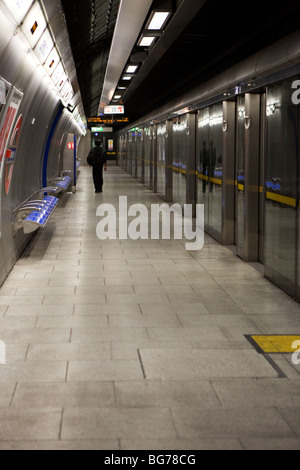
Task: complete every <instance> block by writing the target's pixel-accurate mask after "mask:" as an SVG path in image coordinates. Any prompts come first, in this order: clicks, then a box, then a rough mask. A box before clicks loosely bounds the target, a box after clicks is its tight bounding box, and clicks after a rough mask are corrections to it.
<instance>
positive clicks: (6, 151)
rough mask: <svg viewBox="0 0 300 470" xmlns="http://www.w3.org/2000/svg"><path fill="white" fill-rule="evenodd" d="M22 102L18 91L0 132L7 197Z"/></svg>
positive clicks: (0, 172) (0, 169)
mask: <svg viewBox="0 0 300 470" xmlns="http://www.w3.org/2000/svg"><path fill="white" fill-rule="evenodd" d="M21 100H22V94H21V93H19V92H18V91H17V90H14V92H13V94H12V96H11V99H10V100H9V104H8V106H7V107H6V115H5V118H4V122H3V125H2V128H1V131H0V175H1V185H2V181H3V178H4V181H5V194H6V195H7V194H8V192H9V188H10V184H11V179H12V175H13V168H14V163H15V158H16V151H17V146H18V141H19V136H20V130H21V124H22V116H19V118H18V120H17V123H16V125H15V127H14V124H15V122H16V117H17V113H18V109H19V106H20V103H21ZM4 112H5V111H4ZM3 165H5V169H4V168H3Z"/></svg>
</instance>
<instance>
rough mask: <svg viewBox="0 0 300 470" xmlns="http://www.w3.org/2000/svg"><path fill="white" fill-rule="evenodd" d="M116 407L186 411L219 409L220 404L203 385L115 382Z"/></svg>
mask: <svg viewBox="0 0 300 470" xmlns="http://www.w3.org/2000/svg"><path fill="white" fill-rule="evenodd" d="M115 389H116V402H117V406H125V407H126V406H127V407H133V408H148V407H150V408H155V407H168V406H171V407H185V406H193V407H195V408H198V407H200V408H205V407H213V408H218V407H219V406H221V405H220V401H219V400H218V397H217V395H216V393H215V392H214V390H213V388H212V386H211V385H210V383H209V382H208V381H207V382H204V381H190V382H185V381H177V380H172V381H161V380H146V381H142V382H141V381H140V382H128V381H123V382H116V383H115Z"/></svg>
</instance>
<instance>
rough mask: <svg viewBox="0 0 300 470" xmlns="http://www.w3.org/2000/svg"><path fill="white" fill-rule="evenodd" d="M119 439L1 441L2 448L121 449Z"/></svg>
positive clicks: (0, 448) (0, 446)
mask: <svg viewBox="0 0 300 470" xmlns="http://www.w3.org/2000/svg"><path fill="white" fill-rule="evenodd" d="M119 449H120V446H119V440H118V439H101V440H95V439H91V440H80V441H74V440H71V441H65V440H63V441H62V440H57V441H55V440H47V441H43V440H41V441H17V442H1V441H0V450H119Z"/></svg>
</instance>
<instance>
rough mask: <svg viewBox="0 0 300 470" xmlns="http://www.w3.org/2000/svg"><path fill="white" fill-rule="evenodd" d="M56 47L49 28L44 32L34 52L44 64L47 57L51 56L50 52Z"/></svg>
mask: <svg viewBox="0 0 300 470" xmlns="http://www.w3.org/2000/svg"><path fill="white" fill-rule="evenodd" d="M53 47H54V42H53V40H52V37H51V34H50V32H49V30H48V29H46V31H45V32H44V34H43V35H42V37H41V39H40V40H39V41H38V43H37V45H36V47H35V49H34V52H35V53H36V55H37V58H38V59H39V61H40V62H41V64H42V65H44V63H45V62H46V60H47V57H48V56H49V54H50V52H51V51H52V49H53Z"/></svg>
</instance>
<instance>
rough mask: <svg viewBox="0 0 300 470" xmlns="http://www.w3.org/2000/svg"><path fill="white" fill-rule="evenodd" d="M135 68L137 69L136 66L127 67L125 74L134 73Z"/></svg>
mask: <svg viewBox="0 0 300 470" xmlns="http://www.w3.org/2000/svg"><path fill="white" fill-rule="evenodd" d="M137 68H138V66H137V65H128V67H127V69H126V73H134V72H135V71H136V69H137Z"/></svg>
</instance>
